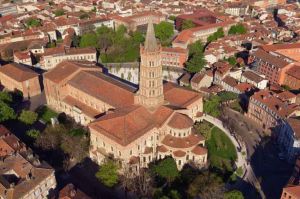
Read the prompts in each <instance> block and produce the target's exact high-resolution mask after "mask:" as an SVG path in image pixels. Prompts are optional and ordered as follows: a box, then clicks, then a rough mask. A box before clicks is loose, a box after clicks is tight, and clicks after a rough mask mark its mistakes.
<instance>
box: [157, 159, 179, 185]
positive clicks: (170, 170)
mask: <svg viewBox="0 0 300 199" xmlns="http://www.w3.org/2000/svg"><path fill="white" fill-rule="evenodd" d="M153 171H154V173H156V174H157V175H159V176H160V177H162V178H165V179H166V180H167V182H168V184H169V185H170V183H171V182H172V181H173V180H174V179H175V178H176V177H177V176H178V175H179V172H178V169H177V165H176V162H175V160H174V159H173V158H172V157H167V158H166V159H164V160H161V161H160V162H159V163H158V164H157V165H154V168H153Z"/></svg>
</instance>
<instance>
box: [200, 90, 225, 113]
mask: <svg viewBox="0 0 300 199" xmlns="http://www.w3.org/2000/svg"><path fill="white" fill-rule="evenodd" d="M220 103H221V98H220V97H219V96H218V95H214V96H211V97H210V98H209V99H208V100H206V101H205V102H204V106H203V111H204V112H205V113H207V114H209V115H211V116H213V117H218V116H219V115H220V114H221V111H220Z"/></svg>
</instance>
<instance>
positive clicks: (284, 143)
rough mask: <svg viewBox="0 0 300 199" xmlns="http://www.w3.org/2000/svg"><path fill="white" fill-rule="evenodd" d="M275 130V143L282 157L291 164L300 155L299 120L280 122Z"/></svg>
mask: <svg viewBox="0 0 300 199" xmlns="http://www.w3.org/2000/svg"><path fill="white" fill-rule="evenodd" d="M276 130H277V133H276V135H277V142H278V145H279V147H280V151H281V152H282V153H283V155H284V157H285V158H286V159H287V160H288V161H289V162H293V161H295V159H296V158H297V157H298V156H299V155H300V118H299V117H290V118H288V119H287V120H283V121H281V122H280V124H279V126H278V127H277V128H276Z"/></svg>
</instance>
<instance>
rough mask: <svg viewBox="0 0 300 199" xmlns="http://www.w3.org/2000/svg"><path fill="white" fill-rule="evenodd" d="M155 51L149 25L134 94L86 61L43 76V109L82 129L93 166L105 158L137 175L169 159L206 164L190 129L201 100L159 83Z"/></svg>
mask: <svg viewBox="0 0 300 199" xmlns="http://www.w3.org/2000/svg"><path fill="white" fill-rule="evenodd" d="M161 52H162V47H161V45H160V44H158V42H157V40H156V38H155V33H154V27H153V24H152V23H151V22H150V23H149V24H148V29H147V34H146V38H145V43H144V45H141V48H140V56H141V63H140V74H139V76H140V77H139V87H138V89H137V88H135V87H133V86H131V85H129V84H126V83H124V82H123V81H120V80H118V79H115V78H112V77H111V76H108V75H106V74H104V73H103V72H102V70H101V69H100V68H99V67H97V66H94V65H93V64H91V63H90V62H87V61H63V62H61V63H59V64H58V65H57V66H56V67H55V68H54V69H52V70H50V71H48V72H47V73H46V74H45V75H44V86H45V93H46V99H47V104H48V105H49V106H50V107H52V108H54V109H56V110H57V111H60V112H65V113H66V114H68V115H69V116H71V117H73V118H74V119H75V121H77V122H78V123H81V124H82V125H85V126H88V128H89V130H90V142H91V143H90V145H91V147H90V157H91V159H93V160H94V161H95V162H97V163H98V164H101V163H102V161H103V160H104V159H105V158H106V157H108V156H109V157H113V158H115V159H117V160H119V161H120V163H121V165H122V166H129V167H130V168H131V169H132V170H136V171H137V170H138V169H140V168H144V167H147V166H148V164H149V163H150V162H152V161H154V160H157V159H162V158H164V157H166V156H172V157H173V158H174V159H175V160H176V163H177V167H178V168H179V169H181V168H182V167H183V165H184V164H186V163H193V164H194V165H196V166H198V167H203V166H204V165H206V162H207V149H206V148H205V146H204V145H205V139H204V138H203V137H202V136H201V135H200V134H196V133H195V132H194V128H193V125H194V123H195V122H196V121H200V120H201V117H202V111H203V98H202V96H201V94H200V93H198V92H194V91H191V90H189V89H187V88H183V87H179V86H177V85H175V84H173V83H169V82H164V81H163V76H162V64H161Z"/></svg>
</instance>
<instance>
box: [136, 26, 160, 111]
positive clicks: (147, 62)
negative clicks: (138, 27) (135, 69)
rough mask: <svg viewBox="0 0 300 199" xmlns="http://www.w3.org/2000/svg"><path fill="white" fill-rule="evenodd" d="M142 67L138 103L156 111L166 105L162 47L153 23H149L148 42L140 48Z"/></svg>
mask: <svg viewBox="0 0 300 199" xmlns="http://www.w3.org/2000/svg"><path fill="white" fill-rule="evenodd" d="M140 55H141V65H140V74H139V76H140V79H139V90H138V92H137V98H136V99H137V103H138V104H141V105H143V106H145V107H146V108H149V109H155V108H157V107H158V106H160V105H162V104H163V103H164V94H163V77H162V65H161V45H159V44H158V43H157V41H156V38H155V32H154V27H153V24H152V21H150V22H149V23H148V28H147V34H146V40H145V44H144V46H142V45H141V48H140Z"/></svg>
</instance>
